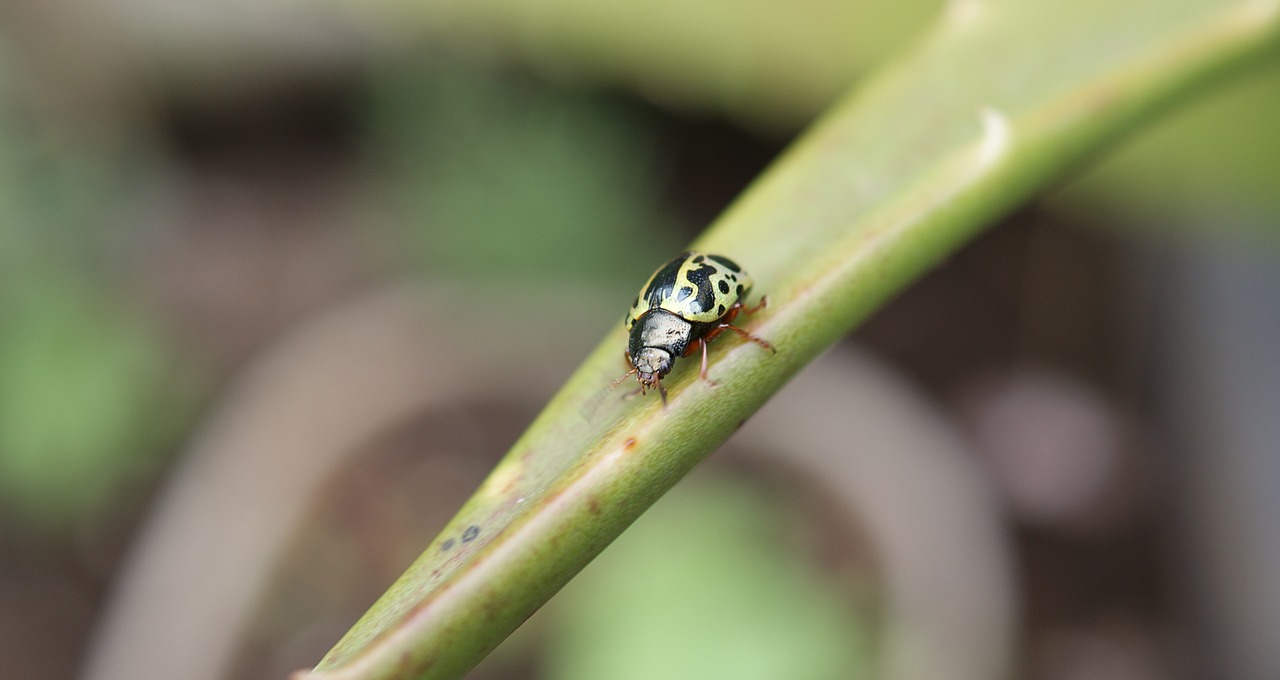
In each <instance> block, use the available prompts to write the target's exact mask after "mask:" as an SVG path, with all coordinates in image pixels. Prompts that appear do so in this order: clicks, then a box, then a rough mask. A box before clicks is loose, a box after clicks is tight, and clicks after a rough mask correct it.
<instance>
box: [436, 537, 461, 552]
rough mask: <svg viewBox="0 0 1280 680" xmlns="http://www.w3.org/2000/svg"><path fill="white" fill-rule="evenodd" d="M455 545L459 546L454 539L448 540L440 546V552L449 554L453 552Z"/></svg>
mask: <svg viewBox="0 0 1280 680" xmlns="http://www.w3.org/2000/svg"><path fill="white" fill-rule="evenodd" d="M455 545H457V541H454V540H453V539H452V538H446V539H445V541H444V543H441V544H440V552H449V551H450V550H453V546H455Z"/></svg>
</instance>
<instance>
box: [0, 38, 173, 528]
mask: <svg viewBox="0 0 1280 680" xmlns="http://www.w3.org/2000/svg"><path fill="white" fill-rule="evenodd" d="M0 47H3V46H2V45H0ZM3 54H4V52H3V50H2V49H0V149H3V153H0V508H3V509H5V510H8V511H11V512H13V513H15V514H16V515H17V516H19V517H20V518H21V521H22V522H23V523H25V524H27V525H29V526H31V527H33V528H41V529H48V530H58V529H62V528H66V527H67V526H69V525H70V524H73V523H74V522H76V521H78V520H84V519H87V518H89V517H90V516H91V515H92V514H93V513H95V512H97V511H101V510H103V509H105V508H108V507H110V506H111V504H112V503H113V501H114V500H116V499H115V498H114V497H113V496H114V494H116V493H118V492H119V491H120V490H121V489H122V488H123V483H124V482H125V481H126V480H128V479H130V478H132V477H134V476H136V475H138V474H139V472H140V466H141V465H143V464H144V463H146V462H147V461H150V460H152V459H153V458H154V456H155V454H156V453H157V452H158V445H159V442H160V441H161V439H162V437H163V436H165V435H171V434H172V433H173V432H174V431H175V429H174V423H173V420H174V418H175V417H176V416H178V415H180V414H181V413H182V409H181V407H180V406H179V404H181V403H182V402H183V400H182V399H180V398H179V399H175V398H174V397H177V396H179V395H178V394H176V392H174V390H175V383H174V380H173V376H172V375H170V374H169V373H168V369H169V368H170V367H171V365H172V362H173V361H174V351H173V349H172V348H171V347H169V346H167V343H166V342H165V341H164V339H163V337H162V335H161V334H160V332H159V331H158V329H157V327H156V326H155V325H154V323H153V322H152V321H150V320H148V319H147V318H146V315H145V314H144V313H143V312H142V310H141V308H140V307H138V305H137V304H136V303H132V302H129V301H128V295H127V293H126V291H125V289H124V286H123V284H122V281H121V278H122V277H121V274H122V270H124V269H125V267H124V265H123V263H122V262H120V261H119V260H120V258H121V257H122V252H121V249H120V246H121V245H122V242H123V241H126V240H127V239H128V238H129V234H128V233H127V231H128V230H125V229H122V228H121V225H122V224H124V220H123V218H122V215H124V214H125V206H126V205H127V202H126V201H127V199H126V196H127V194H128V190H127V189H128V187H129V186H130V182H131V181H136V179H137V176H138V175H137V173H136V171H135V170H136V164H135V163H134V161H133V154H132V153H131V151H130V150H129V148H128V147H127V146H118V147H117V146H113V145H112V144H108V143H104V141H105V140H103V139H101V138H96V139H95V138H94V135H91V134H90V135H80V134H77V133H78V132H80V131H77V130H73V129H69V128H60V127H58V122H57V121H53V122H49V121H44V120H41V119H40V118H39V117H38V116H37V115H36V114H35V113H34V112H33V111H31V110H29V109H27V108H24V107H22V106H20V105H19V101H20V99H19V97H18V96H16V91H15V87H14V81H13V79H11V78H9V77H5V71H4V66H5V62H4V61H3V59H2V56H3Z"/></svg>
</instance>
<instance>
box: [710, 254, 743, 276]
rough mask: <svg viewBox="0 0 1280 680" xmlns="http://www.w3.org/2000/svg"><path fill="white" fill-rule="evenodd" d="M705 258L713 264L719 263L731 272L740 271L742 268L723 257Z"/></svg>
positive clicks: (711, 256) (712, 256)
mask: <svg viewBox="0 0 1280 680" xmlns="http://www.w3.org/2000/svg"><path fill="white" fill-rule="evenodd" d="M707 257H709V258H711V259H712V260H713V261H715V262H719V263H720V264H722V265H724V266H725V267H728V268H729V271H732V272H740V271H742V267H739V266H738V263H737V262H734V261H733V260H730V259H729V258H727V257H724V256H722V255H708V256H707Z"/></svg>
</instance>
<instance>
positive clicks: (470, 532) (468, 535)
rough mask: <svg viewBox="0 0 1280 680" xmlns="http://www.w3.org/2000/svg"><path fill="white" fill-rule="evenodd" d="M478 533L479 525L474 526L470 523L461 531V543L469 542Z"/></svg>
mask: <svg viewBox="0 0 1280 680" xmlns="http://www.w3.org/2000/svg"><path fill="white" fill-rule="evenodd" d="M479 535H480V527H478V526H475V525H474V524H473V525H471V526H469V527H467V530H466V531H464V532H462V542H463V543H470V542H472V541H474V540H476V537H477V536H479Z"/></svg>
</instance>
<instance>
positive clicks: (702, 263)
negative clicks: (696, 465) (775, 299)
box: [613, 252, 775, 405]
mask: <svg viewBox="0 0 1280 680" xmlns="http://www.w3.org/2000/svg"><path fill="white" fill-rule="evenodd" d="M751 283H752V281H751V277H750V276H749V275H748V274H747V273H746V272H745V271H743V270H742V267H739V266H738V265H737V263H735V262H734V261H733V260H730V259H729V258H727V257H724V256H722V255H712V254H710V253H699V252H686V253H681V254H680V255H679V256H677V257H676V258H675V259H673V260H671V261H670V262H668V263H666V264H664V265H662V266H661V267H659V268H658V271H656V272H654V273H653V276H651V277H649V281H648V283H646V284H644V288H642V289H640V295H639V296H638V297H636V301H635V304H634V305H632V306H631V310H630V311H628V312H627V316H626V319H625V320H624V323H625V325H626V328H627V331H629V332H630V339H629V340H628V342H627V350H626V352H625V353H624V356H625V357H626V360H627V366H628V367H629V368H630V369H631V370H629V371H627V372H626V373H625V374H624V375H623V376H622V377H620V378H618V379H617V380H615V381H614V383H613V384H614V385H615V386H616V385H618V384H619V383H621V382H622V381H623V380H626V379H627V378H628V377H630V376H631V375H633V374H634V375H635V376H636V379H637V380H638V381H639V382H640V392H641V393H642V394H643V393H644V391H645V390H646V389H647V388H657V389H658V393H659V394H661V395H662V403H663V405H665V404H666V403H667V388H666V387H664V386H663V385H662V378H663V376H665V375H666V374H668V373H670V372H671V366H672V365H673V364H674V363H675V360H676V358H677V357H687V356H689V355H691V354H693V353H694V352H696V351H698V350H699V349H701V350H702V370H701V372H700V374H699V375H701V376H702V379H703V380H706V381H707V382H708V383H711V380H710V379H709V378H707V343H708V342H711V341H712V340H713V339H715V337H716V336H717V335H719V334H720V333H722V332H724V331H725V330H731V331H733V332H735V333H737V334H738V335H741V336H742V337H743V338H746V339H747V340H750V341H752V342H754V343H756V344H757V345H760V346H761V347H763V348H765V349H767V350H769V351H770V352H773V351H775V350H774V348H773V345H771V344H769V343H768V342H767V341H766V340H764V339H762V338H758V337H756V336H754V335H752V334H750V333H748V332H747V331H744V330H742V329H741V328H738V327H737V326H734V325H733V324H732V321H733V320H734V318H735V317H737V316H738V313H739V312H745V313H747V314H752V313H754V312H756V311H757V310H759V309H760V308H761V307H764V306H765V305H766V304H768V298H761V299H760V302H759V304H757V305H756V306H755V307H750V308H747V307H744V306H743V299H744V298H745V297H746V295H747V293H749V292H750V291H751ZM712 384H714V383H712Z"/></svg>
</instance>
